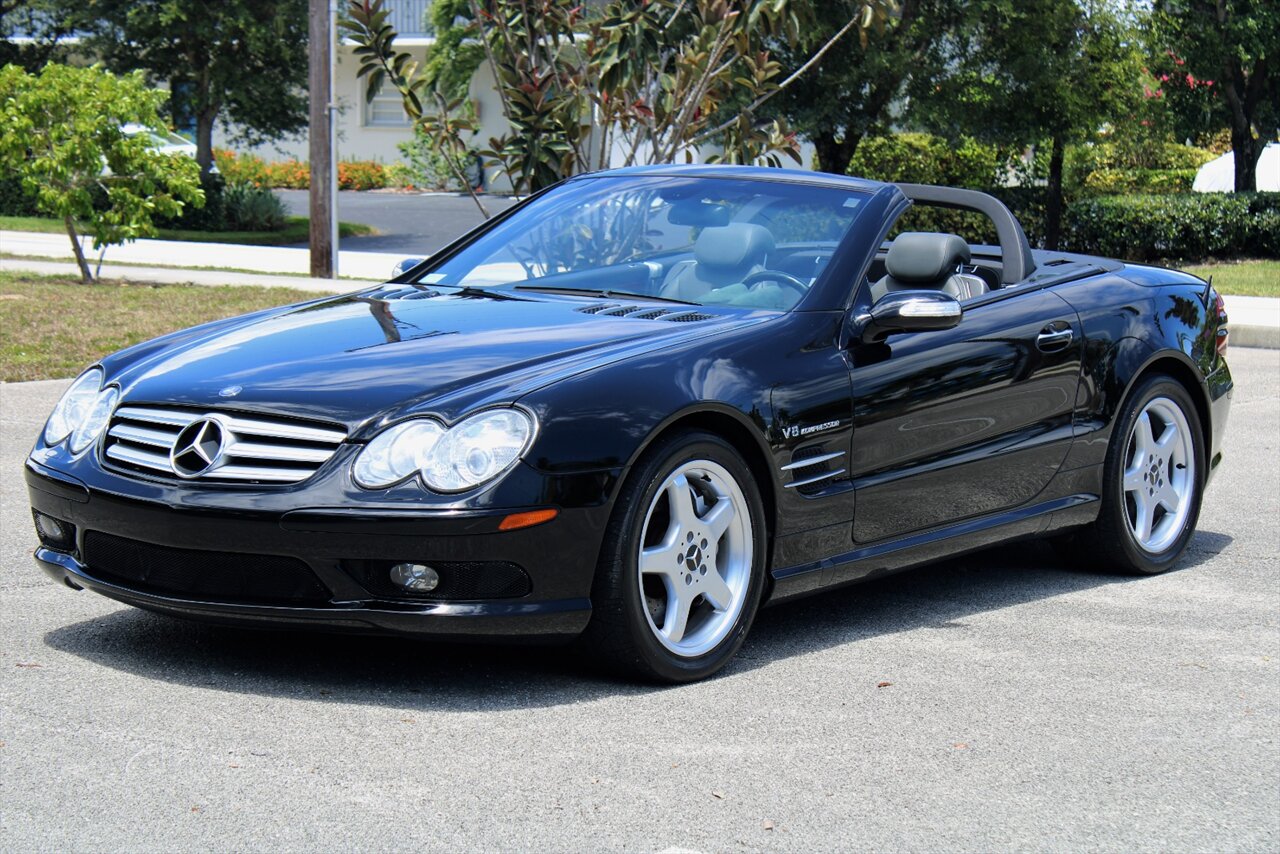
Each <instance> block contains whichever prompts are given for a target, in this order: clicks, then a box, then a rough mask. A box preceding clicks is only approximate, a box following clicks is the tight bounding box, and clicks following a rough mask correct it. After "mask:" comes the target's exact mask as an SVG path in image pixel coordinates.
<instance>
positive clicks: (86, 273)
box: [62, 216, 93, 285]
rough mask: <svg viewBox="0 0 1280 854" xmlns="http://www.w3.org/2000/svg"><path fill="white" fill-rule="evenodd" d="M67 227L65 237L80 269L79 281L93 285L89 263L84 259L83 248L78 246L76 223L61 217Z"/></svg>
mask: <svg viewBox="0 0 1280 854" xmlns="http://www.w3.org/2000/svg"><path fill="white" fill-rule="evenodd" d="M62 222H63V224H64V225H66V227H67V236H68V237H70V238H71V248H72V250H73V251H74V252H75V253H76V264H77V265H79V267H80V281H82V282H84V283H85V284H86V285H92V284H93V273H92V272H91V271H90V270H89V262H88V261H86V260H85V257H84V247H83V246H81V245H80V235H78V234H76V221H75V220H74V219H72V218H71V217H69V216H67V217H63V218H62Z"/></svg>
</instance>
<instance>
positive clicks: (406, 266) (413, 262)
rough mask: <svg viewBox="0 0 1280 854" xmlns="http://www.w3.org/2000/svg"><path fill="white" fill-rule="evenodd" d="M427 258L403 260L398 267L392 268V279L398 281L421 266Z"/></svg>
mask: <svg viewBox="0 0 1280 854" xmlns="http://www.w3.org/2000/svg"><path fill="white" fill-rule="evenodd" d="M425 260H427V259H426V258H401V259H400V260H399V261H397V262H396V265H395V266H394V267H392V268H391V278H393V279H396V278H399V277H400V276H403V275H404V274H405V273H407V272H408V271H409V270H411V269H413V268H414V267H416V266H418V265H419V264H421V263H422V262H423V261H425Z"/></svg>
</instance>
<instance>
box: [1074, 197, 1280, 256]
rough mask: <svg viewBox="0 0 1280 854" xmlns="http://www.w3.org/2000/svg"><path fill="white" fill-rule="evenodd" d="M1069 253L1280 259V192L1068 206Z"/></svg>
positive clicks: (1116, 199) (1117, 200)
mask: <svg viewBox="0 0 1280 854" xmlns="http://www.w3.org/2000/svg"><path fill="white" fill-rule="evenodd" d="M1063 242H1064V244H1065V247H1064V248H1067V249H1070V250H1073V251H1076V252H1086V253H1090V254H1095V255H1105V256H1108V257H1112V258H1126V259H1129V260H1135V261H1149V260H1155V259H1177V260H1183V261H1195V260H1200V259H1203V258H1233V257H1249V258H1278V257H1280V193H1185V194H1179V195H1146V196H1099V197H1097V198H1092V199H1081V200H1077V201H1075V202H1072V203H1071V204H1070V205H1068V206H1067V209H1066V213H1065V216H1064V217H1063Z"/></svg>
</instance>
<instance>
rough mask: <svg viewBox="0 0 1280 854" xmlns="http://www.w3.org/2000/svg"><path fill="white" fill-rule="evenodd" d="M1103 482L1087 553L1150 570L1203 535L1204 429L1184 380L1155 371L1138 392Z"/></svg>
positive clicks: (1121, 422) (1160, 568) (1086, 538)
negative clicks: (1200, 532) (1198, 528)
mask: <svg viewBox="0 0 1280 854" xmlns="http://www.w3.org/2000/svg"><path fill="white" fill-rule="evenodd" d="M1103 480H1104V483H1103V496H1102V508H1101V511H1100V512H1099V514H1098V519H1097V521H1096V522H1095V523H1094V524H1093V525H1092V526H1091V527H1090V528H1089V529H1088V530H1087V531H1086V532H1085V533H1084V534H1083V536H1082V539H1083V544H1084V545H1085V546H1086V549H1087V553H1088V554H1089V555H1090V556H1091V557H1093V558H1095V559H1101V560H1102V561H1103V563H1104V564H1106V565H1108V566H1110V567H1112V568H1115V569H1119V570H1121V571H1124V572H1132V573H1138V574H1143V575H1153V574H1155V573H1159V572H1164V571H1165V570H1167V569H1169V568H1170V567H1171V566H1173V564H1174V563H1176V562H1177V560H1178V558H1180V557H1181V556H1182V553H1183V552H1184V551H1185V550H1186V548H1187V544H1188V543H1190V541H1191V536H1192V534H1194V533H1195V526H1196V521H1197V520H1198V519H1199V516H1200V501H1201V497H1202V494H1203V491H1204V433H1203V430H1202V429H1201V426H1200V419H1199V417H1198V415H1197V413H1196V408H1195V405H1194V404H1193V403H1192V401H1191V397H1190V395H1189V394H1188V393H1187V391H1186V389H1185V388H1184V387H1183V386H1182V385H1181V384H1179V383H1177V382H1175V381H1174V380H1172V379H1170V378H1169V377H1167V376H1164V375H1155V376H1152V377H1150V378H1148V379H1146V380H1144V381H1143V382H1142V383H1141V385H1139V386H1138V387H1137V388H1136V389H1135V390H1134V392H1133V394H1132V395H1131V396H1130V398H1129V401H1128V403H1126V405H1125V407H1124V408H1123V410H1122V412H1121V413H1120V416H1119V418H1118V420H1117V423H1116V427H1115V432H1114V434H1113V436H1112V441H1111V447H1110V449H1109V450H1108V451H1107V459H1106V463H1105V464H1104V466H1103Z"/></svg>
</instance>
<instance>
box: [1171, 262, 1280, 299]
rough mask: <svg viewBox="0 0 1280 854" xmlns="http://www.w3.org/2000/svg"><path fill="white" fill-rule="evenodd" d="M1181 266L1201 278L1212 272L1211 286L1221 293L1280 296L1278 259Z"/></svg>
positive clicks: (1248, 295)
mask: <svg viewBox="0 0 1280 854" xmlns="http://www.w3.org/2000/svg"><path fill="white" fill-rule="evenodd" d="M1182 269H1184V270H1186V271H1187V272H1188V273H1194V274H1195V275H1197V276H1199V277H1200V278H1202V279H1207V278H1209V277H1210V276H1213V286H1214V287H1215V288H1216V289H1217V290H1218V293H1220V294H1234V295H1236V296H1243V297H1280V261H1226V262H1223V263H1221V264H1201V265H1200V266H1198V267H1183V268H1182Z"/></svg>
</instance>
